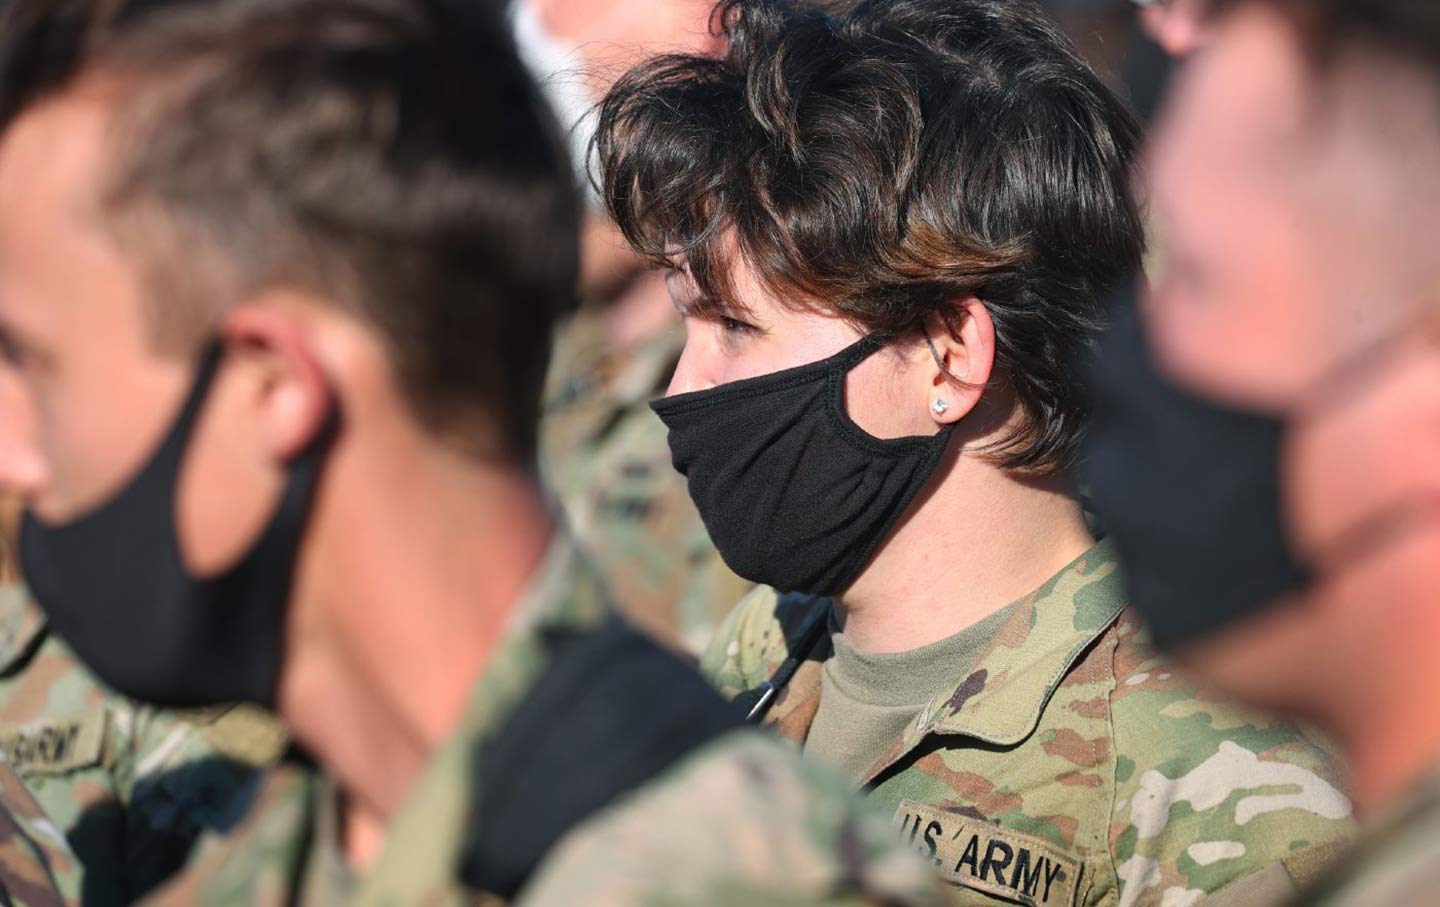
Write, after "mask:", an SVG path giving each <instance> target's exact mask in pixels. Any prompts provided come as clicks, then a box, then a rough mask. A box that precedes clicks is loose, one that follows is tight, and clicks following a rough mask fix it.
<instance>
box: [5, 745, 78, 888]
mask: <svg viewBox="0 0 1440 907" xmlns="http://www.w3.org/2000/svg"><path fill="white" fill-rule="evenodd" d="M80 878H81V871H80V861H79V860H77V859H76V857H75V854H74V853H72V852H71V850H70V846H69V845H68V844H67V843H66V842H65V836H64V835H63V834H61V832H60V830H59V829H58V828H56V827H55V825H54V823H52V822H51V821H50V819H49V817H47V816H46V815H45V812H44V810H43V809H42V808H41V806H40V804H39V803H37V802H36V801H35V798H34V797H33V796H31V794H30V791H29V790H28V789H27V788H26V786H25V782H24V781H22V780H21V779H20V777H19V776H18V775H16V774H15V772H14V770H13V769H11V768H10V766H9V765H7V764H5V762H4V761H3V760H0V903H4V904H7V905H14V907H62V905H63V907H70V905H78V904H79V903H80V902H79V900H78V898H76V897H75V896H73V895H68V894H66V892H67V891H68V892H74V891H78V890H79V888H80Z"/></svg>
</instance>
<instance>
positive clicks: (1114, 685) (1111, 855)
mask: <svg viewBox="0 0 1440 907" xmlns="http://www.w3.org/2000/svg"><path fill="white" fill-rule="evenodd" d="M1117 616H1118V615H1117ZM1111 626H1113V627H1114V628H1115V640H1114V642H1113V643H1112V644H1111V646H1110V689H1109V690H1108V691H1107V692H1106V694H1105V720H1106V723H1107V724H1109V726H1110V741H1111V743H1112V744H1113V746H1112V747H1111V749H1113V750H1114V752H1113V753H1111V757H1110V807H1109V809H1107V810H1106V819H1107V821H1106V823H1105V841H1104V844H1105V862H1106V863H1108V864H1109V866H1110V877H1111V878H1113V879H1114V880H1115V896H1116V898H1117V899H1118V898H1119V897H1120V895H1121V893H1122V892H1121V890H1120V885H1121V880H1120V867H1119V866H1117V865H1115V847H1114V845H1113V844H1112V843H1111V834H1112V830H1113V829H1114V825H1115V804H1116V803H1118V802H1119V800H1120V796H1119V795H1120V737H1119V734H1118V733H1117V731H1116V729H1115V691H1116V690H1118V689H1119V688H1120V683H1119V681H1118V680H1117V679H1116V677H1115V659H1116V657H1117V656H1118V654H1119V652H1120V630H1119V623H1118V621H1117V622H1116V623H1115V624H1112V625H1111ZM1136 769H1137V770H1138V769H1139V766H1138V765H1137V766H1136Z"/></svg>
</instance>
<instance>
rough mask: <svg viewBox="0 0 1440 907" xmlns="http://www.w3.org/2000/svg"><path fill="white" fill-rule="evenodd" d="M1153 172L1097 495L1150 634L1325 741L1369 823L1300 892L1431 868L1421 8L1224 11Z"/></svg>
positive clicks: (1310, 900) (1437, 803)
mask: <svg viewBox="0 0 1440 907" xmlns="http://www.w3.org/2000/svg"><path fill="white" fill-rule="evenodd" d="M1216 5H1217V7H1218V10H1217V15H1218V16H1219V19H1218V20H1217V23H1216V31H1215V32H1214V35H1213V39H1212V40H1213V44H1212V45H1211V46H1210V47H1209V48H1208V49H1207V50H1206V51H1205V52H1204V53H1203V54H1201V55H1200V56H1199V57H1198V58H1197V59H1196V61H1195V62H1194V63H1193V64H1192V68H1191V70H1190V71H1189V72H1188V73H1187V75H1186V76H1185V77H1184V78H1183V80H1182V82H1181V85H1180V87H1179V90H1178V93H1177V95H1176V97H1175V98H1174V99H1173V100H1172V103H1171V107H1170V110H1169V112H1168V113H1167V115H1166V119H1165V122H1164V124H1163V127H1162V129H1161V132H1160V135H1159V139H1158V142H1157V146H1156V151H1155V160H1154V166H1153V179H1154V202H1155V212H1156V215H1157V217H1158V218H1159V220H1160V223H1161V228H1162V230H1163V231H1164V233H1165V235H1166V237H1167V238H1168V240H1169V244H1168V246H1167V249H1166V254H1165V257H1164V261H1163V263H1162V266H1161V268H1160V271H1159V273H1158V275H1157V281H1156V285H1155V287H1154V293H1153V296H1152V297H1150V298H1148V299H1147V300H1146V302H1145V305H1144V315H1145V316H1146V317H1145V327H1146V328H1147V329H1148V334H1149V340H1150V343H1149V344H1148V346H1147V344H1146V343H1145V337H1144V335H1143V334H1142V331H1141V326H1140V325H1139V324H1137V323H1136V322H1135V321H1134V320H1133V319H1128V318H1127V319H1126V320H1125V321H1124V322H1123V323H1122V325H1121V327H1120V329H1118V330H1117V332H1116V334H1115V336H1114V337H1113V338H1111V339H1110V341H1109V342H1108V344H1107V348H1106V350H1105V352H1104V355H1103V356H1102V376H1103V379H1104V380H1103V386H1104V391H1105V394H1104V397H1103V399H1102V405H1101V414H1102V418H1101V420H1100V422H1099V425H1098V428H1097V437H1096V443H1095V447H1094V460H1095V469H1094V476H1093V480H1094V481H1093V487H1094V491H1095V497H1096V501H1097V504H1098V505H1099V507H1100V509H1101V512H1102V515H1103V517H1104V519H1105V521H1106V524H1107V525H1108V526H1109V527H1110V528H1111V530H1112V532H1113V534H1114V537H1115V538H1116V539H1117V541H1118V543H1119V545H1120V549H1121V553H1122V555H1123V556H1124V557H1125V558H1126V561H1127V565H1128V567H1129V574H1130V578H1131V585H1132V590H1133V595H1134V598H1135V602H1136V605H1137V607H1138V608H1140V609H1141V610H1142V611H1143V612H1144V613H1145V614H1146V616H1147V618H1148V620H1149V622H1150V624H1151V625H1152V626H1153V628H1154V631H1155V633H1156V636H1157V639H1158V640H1159V641H1160V642H1161V643H1163V644H1164V645H1165V646H1166V647H1167V648H1169V649H1172V650H1175V651H1177V652H1179V653H1181V654H1182V655H1183V656H1184V658H1185V660H1186V661H1187V662H1188V664H1189V665H1190V666H1191V667H1193V669H1194V670H1196V671H1198V672H1199V673H1200V674H1201V675H1202V676H1204V677H1206V678H1209V679H1210V680H1211V681H1213V682H1214V683H1216V684H1220V685H1223V686H1225V687H1226V688H1228V689H1229V690H1231V691H1232V692H1234V693H1235V694H1236V695H1238V696H1241V697H1244V698H1245V699H1248V700H1250V701H1252V702H1255V703H1257V704H1260V705H1264V706H1267V707H1272V708H1281V709H1286V710H1290V711H1292V712H1294V713H1296V714H1299V715H1301V716H1304V717H1306V718H1309V719H1312V720H1313V721H1315V722H1316V723H1317V724H1319V725H1320V726H1321V727H1322V728H1323V729H1324V730H1326V731H1328V732H1329V733H1330V734H1332V735H1333V736H1334V738H1335V739H1336V740H1337V741H1338V742H1339V743H1340V744H1341V746H1342V747H1343V750H1344V752H1345V755H1346V757H1347V760H1348V764H1349V769H1350V784H1349V787H1350V790H1351V792H1352V793H1353V795H1354V797H1355V798H1356V801H1357V803H1358V805H1359V807H1360V808H1361V809H1362V810H1363V811H1364V813H1365V814H1366V816H1367V817H1368V819H1369V820H1370V822H1371V826H1370V827H1371V832H1370V835H1369V836H1368V839H1367V840H1366V841H1364V842H1363V843H1362V844H1361V845H1360V846H1359V847H1358V848H1357V849H1356V851H1355V853H1354V856H1353V858H1352V859H1351V860H1349V861H1348V862H1346V863H1344V864H1343V865H1342V868H1341V869H1340V870H1338V871H1337V873H1336V874H1335V875H1333V876H1331V877H1329V878H1328V879H1326V880H1325V881H1323V882H1322V883H1321V884H1319V885H1318V886H1316V887H1315V888H1313V889H1311V890H1310V891H1309V892H1308V893H1307V894H1304V895H1302V896H1301V899H1300V902H1301V903H1306V904H1326V905H1356V907H1392V905H1414V904H1429V903H1434V902H1435V898H1436V895H1435V892H1436V886H1437V884H1440V844H1437V841H1440V781H1437V777H1440V718H1437V716H1440V676H1437V672H1440V658H1437V653H1440V607H1437V597H1440V531H1437V526H1440V522H1437V519H1436V516H1437V513H1440V508H1437V506H1436V501H1437V492H1440V467H1437V464H1440V433H1437V426H1440V399H1437V394H1440V319H1437V311H1440V308H1437V302H1436V299H1437V292H1440V264H1437V258H1436V255H1435V249H1434V245H1435V237H1436V236H1437V235H1440V5H1437V4H1435V3H1433V2H1431V0H1231V2H1225V3H1218V4H1216Z"/></svg>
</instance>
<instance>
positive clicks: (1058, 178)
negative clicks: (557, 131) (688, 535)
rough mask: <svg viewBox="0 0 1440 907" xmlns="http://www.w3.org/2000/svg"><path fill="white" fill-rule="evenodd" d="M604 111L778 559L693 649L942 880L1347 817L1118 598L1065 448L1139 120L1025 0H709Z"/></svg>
mask: <svg viewBox="0 0 1440 907" xmlns="http://www.w3.org/2000/svg"><path fill="white" fill-rule="evenodd" d="M723 17H724V18H723V21H724V24H725V28H726V34H727V37H728V38H729V39H730V45H729V51H728V54H727V55H726V57H725V58H723V59H719V60H717V59H712V58H707V57H700V56H688V57H667V58H661V59H659V60H656V61H653V62H651V63H648V64H646V65H644V66H642V67H640V68H639V69H637V70H635V71H633V72H632V73H630V74H629V75H627V76H626V77H625V78H624V79H623V80H622V81H621V82H620V83H619V84H618V85H617V87H616V88H615V89H614V90H613V91H612V92H611V94H610V95H609V97H608V98H607V100H606V104H605V106H604V108H603V109H602V114H601V119H600V127H599V130H598V133H597V136H598V141H597V151H598V159H599V161H600V163H601V168H600V170H601V173H602V174H603V177H604V188H605V194H606V198H607V202H608V203H609V205H610V208H611V210H612V211H613V212H614V213H615V214H616V220H617V222H618V223H619V224H620V225H621V227H622V228H623V229H624V230H625V232H626V234H627V236H628V237H629V238H630V239H631V241H632V242H633V243H634V244H635V245H636V247H637V248H638V249H641V250H643V251H645V252H646V253H647V255H648V256H650V257H651V259H652V260H653V261H654V262H655V263H656V264H657V266H660V267H662V268H664V269H666V270H667V271H668V273H669V280H670V283H671V286H672V291H673V293H674V296H675V303H676V307H677V308H678V309H679V310H680V312H681V314H682V315H683V316H684V318H685V322H686V329H687V342H686V346H685V351H684V354H683V355H682V357H681V360H680V365H679V366H678V368H677V370H676V373H675V376H674V378H673V380H672V382H671V385H670V396H668V397H667V398H666V399H664V400H662V401H658V402H657V403H656V404H655V407H656V410H657V411H658V412H659V413H660V415H661V417H662V418H663V419H664V420H665V421H666V423H667V425H668V427H669V429H670V445H671V449H672V452H673V455H674V459H675V463H676V466H677V468H678V469H680V471H682V472H683V473H685V474H686V476H687V480H688V483H689V489H690V492H691V495H692V496H693V497H694V498H695V500H696V502H697V504H698V506H699V510H700V513H701V515H702V516H703V517H704V518H705V522H706V525H707V527H708V528H709V529H710V531H711V536H712V537H713V538H714V540H715V543H716V545H717V547H718V548H719V550H720V552H721V554H722V555H723V556H724V557H725V558H726V560H727V561H728V562H729V563H730V565H731V567H732V568H734V569H735V570H736V572H737V573H739V574H740V575H742V576H745V577H747V578H750V579H752V580H755V581H756V582H761V583H765V584H767V585H766V587H765V588H762V589H761V590H759V591H758V592H757V593H755V594H754V595H752V596H751V597H750V598H749V599H747V600H746V601H745V602H744V603H743V604H742V605H741V606H740V607H739V608H737V610H736V611H735V613H734V614H733V615H732V616H731V618H730V620H729V621H728V622H727V623H726V625H725V626H724V627H723V628H722V631H721V633H720V635H719V637H718V638H717V639H716V641H715V642H714V643H713V644H712V646H711V648H710V650H709V652H708V653H707V655H706V657H705V659H704V661H703V667H704V668H705V670H706V672H707V673H708V674H710V676H711V677H712V678H713V679H714V680H715V681H716V682H717V683H718V685H719V686H720V687H721V689H722V691H723V692H725V693H726V694H727V695H729V696H731V697H734V698H736V699H737V700H738V701H743V702H744V703H745V704H746V706H747V707H748V708H749V709H750V710H751V712H752V714H753V715H754V717H755V718H756V719H757V720H761V721H763V723H764V724H766V725H768V726H770V727H772V728H774V729H775V730H776V731H777V732H778V733H780V734H781V735H782V736H784V737H785V738H787V739H789V740H791V741H793V742H794V743H795V744H796V745H797V746H798V747H801V748H803V751H804V752H805V754H806V755H807V756H810V757H812V758H814V759H816V760H818V761H828V762H831V763H834V764H836V765H838V766H840V767H841V768H842V769H843V770H844V771H845V772H846V774H847V775H848V776H849V778H850V780H851V782H852V784H854V785H855V787H856V788H857V789H861V790H863V791H864V792H865V794H866V796H867V798H868V799H869V800H870V801H871V802H874V803H878V804H881V805H882V807H883V809H884V810H885V812H887V813H889V814H891V815H892V816H893V817H894V819H895V823H896V826H897V828H898V829H899V831H900V833H901V835H902V836H903V837H904V839H905V840H907V841H909V842H910V843H911V844H912V845H913V846H915V847H916V848H917V849H918V850H919V851H920V852H921V853H922V854H923V855H924V856H926V857H927V858H929V859H930V860H931V861H932V862H934V863H935V864H936V865H937V867H939V868H940V869H941V871H942V873H943V875H944V877H945V879H946V880H947V881H948V882H949V883H950V884H951V885H952V886H953V894H954V896H955V898H956V900H957V902H958V903H962V904H991V903H1003V902H1014V901H1020V902H1022V903H1031V904H1039V905H1046V907H1054V905H1060V904H1064V905H1067V907H1068V905H1074V904H1084V905H1107V907H1109V905H1116V904H1119V905H1125V907H1132V905H1147V907H1169V905H1176V904H1186V905H1193V904H1195V903H1197V902H1198V901H1199V900H1200V899H1201V898H1204V897H1206V896H1207V895H1208V896H1212V897H1213V898H1214V900H1213V903H1216V904H1227V905H1228V904H1236V903H1239V902H1240V899H1241V898H1242V897H1243V898H1252V899H1257V898H1263V897H1264V895H1265V893H1266V892H1268V891H1271V890H1273V885H1272V883H1271V881H1270V879H1271V878H1272V877H1274V876H1276V875H1278V876H1280V877H1285V878H1288V877H1289V875H1290V874H1292V873H1293V874H1298V875H1301V876H1305V875H1308V874H1309V873H1311V872H1313V871H1314V870H1315V868H1316V867H1317V866H1318V865H1319V864H1320V863H1322V862H1323V861H1324V860H1325V858H1326V856H1327V855H1328V854H1329V853H1330V852H1331V851H1332V849H1333V845H1335V843H1336V842H1337V841H1341V840H1344V839H1346V838H1347V837H1348V835H1349V833H1350V831H1351V827H1350V822H1349V814H1350V805H1349V803H1348V801H1346V799H1345V798H1344V797H1343V796H1342V795H1341V794H1340V793H1339V791H1338V790H1337V789H1336V788H1335V787H1334V785H1333V784H1332V783H1331V780H1330V779H1332V778H1333V777H1334V774H1333V772H1332V766H1331V764H1330V759H1329V757H1328V755H1327V754H1326V753H1325V752H1324V751H1323V750H1322V749H1320V748H1318V747H1316V746H1315V745H1313V744H1312V743H1311V742H1310V741H1309V740H1307V739H1306V738H1305V737H1304V736H1303V734H1301V733H1300V732H1299V731H1297V729H1296V728H1294V727H1293V726H1291V725H1289V724H1288V723H1286V722H1284V721H1276V720H1272V719H1271V718H1270V717H1269V716H1266V715H1263V714H1257V713H1254V712H1251V711H1249V710H1246V709H1243V708H1240V707H1238V706H1236V705H1234V704H1233V703H1231V702H1228V701H1226V700H1224V699H1222V698H1219V697H1216V696H1215V695H1214V694H1213V693H1211V692H1210V691H1208V690H1206V689H1204V688H1201V687H1197V686H1196V685H1195V684H1193V683H1192V682H1190V681H1189V680H1188V679H1186V678H1185V677H1183V676H1181V675H1180V674H1178V673H1177V672H1176V671H1175V670H1174V669H1173V665H1172V664H1171V663H1170V662H1169V661H1168V660H1167V659H1166V658H1164V657H1162V656H1160V655H1158V654H1157V653H1156V652H1155V650H1154V649H1153V647H1152V646H1151V644H1150V641H1149V639H1148V636H1147V635H1146V632H1145V630H1144V628H1143V627H1142V626H1141V625H1140V623H1139V622H1138V621H1137V620H1136V619H1135V617H1134V615H1133V614H1132V613H1131V612H1129V611H1128V610H1127V608H1126V598H1125V595H1124V584H1123V581H1122V579H1121V567H1120V563H1119V561H1118V559H1117V558H1116V556H1115V551H1114V549H1113V547H1112V546H1111V545H1110V544H1108V543H1107V542H1106V541H1103V540H1102V541H1098V542H1097V540H1096V539H1095V538H1094V536H1093V535H1092V534H1091V532H1090V530H1089V528H1088V527H1087V525H1086V522H1085V520H1084V518H1083V515H1082V511H1081V507H1080V504H1079V501H1078V496H1077V494H1076V491H1075V489H1074V487H1073V485H1072V483H1071V480H1070V469H1071V467H1072V465H1073V462H1074V459H1075V454H1076V452H1077V450H1078V448H1079V440H1080V438H1081V437H1082V436H1083V434H1084V432H1085V429H1086V426H1087V425H1088V422H1089V412H1090V408H1089V397H1088V394H1087V393H1086V387H1085V377H1086V373H1087V370H1086V366H1087V364H1088V362H1089V355H1090V352H1091V341H1092V339H1093V338H1094V337H1095V335H1096V334H1097V332H1098V325H1099V322H1100V321H1101V320H1102V319H1103V315H1104V312H1103V309H1102V305H1101V299H1102V297H1103V294H1105V293H1106V292H1107V291H1108V290H1109V289H1110V287H1111V286H1112V285H1113V284H1115V283H1116V282H1118V281H1120V280H1121V279H1122V278H1123V277H1124V276H1125V275H1126V274H1127V273H1128V271H1129V270H1130V269H1133V268H1135V267H1136V266H1137V265H1138V263H1139V260H1140V257H1141V252H1142V249H1143V233H1142V229H1141V226H1140V220H1141V218H1140V214H1139V212H1138V210H1137V209H1136V206H1135V205H1134V204H1133V202H1132V199H1131V197H1130V195H1129V194H1128V188H1129V180H1130V177H1131V167H1130V164H1131V162H1132V160H1133V158H1134V155H1135V153H1136V149H1137V147H1138V144H1139V138H1140V136H1139V133H1140V130H1139V127H1138V125H1137V124H1136V123H1135V121H1134V119H1133V117H1132V116H1131V115H1130V113H1129V112H1128V110H1126V108H1125V107H1124V105H1123V104H1122V103H1121V102H1120V101H1119V100H1118V99H1116V98H1115V96H1114V95H1113V94H1112V93H1110V92H1109V90H1108V89H1106V88H1105V86H1104V85H1103V84H1102V83H1101V82H1100V80H1099V79H1098V78H1097V77H1096V75H1095V74H1094V72H1093V71H1091V70H1090V69H1089V68H1088V67H1086V66H1085V65H1084V64H1083V63H1082V62H1081V61H1080V60H1079V59H1078V57H1077V56H1076V54H1075V52H1074V51H1073V49H1072V47H1071V46H1070V45H1069V44H1068V42H1066V40H1065V39H1064V37H1063V36H1062V35H1061V34H1060V33H1059V32H1058V31H1057V30H1056V29H1055V28H1054V27H1053V26H1051V25H1050V24H1048V23H1047V22H1046V21H1045V19H1044V17H1043V16H1042V15H1041V14H1040V13H1039V11H1038V9H1037V8H1036V7H1034V6H1033V5H1031V4H1028V3H1016V2H1003V0H901V2H873V3H852V4H846V5H842V8H841V9H838V10H835V11H832V12H825V11H821V10H816V9H813V8H806V7H805V6H804V5H792V4H787V3H784V2H765V0H755V2H732V3H727V4H725V6H724V9H723Z"/></svg>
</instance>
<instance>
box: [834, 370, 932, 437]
mask: <svg viewBox="0 0 1440 907" xmlns="http://www.w3.org/2000/svg"><path fill="white" fill-rule="evenodd" d="M920 386H921V382H920V381H919V380H917V379H915V378H913V377H910V376H909V375H907V370H906V369H905V367H904V366H903V365H897V363H896V362H895V360H894V359H893V358H892V357H891V355H890V354H889V353H888V352H885V351H882V352H880V353H877V354H876V355H874V356H871V357H870V358H869V359H867V360H865V361H864V362H862V363H860V364H859V365H858V366H856V367H855V368H854V370H852V371H851V372H850V374H849V375H848V376H846V378H845V410H846V412H848V413H849V414H850V419H851V421H853V422H854V423H855V424H856V425H858V426H860V427H861V428H862V429H864V430H865V432H866V433H867V434H870V435H873V436H874V437H877V438H908V437H913V436H917V435H933V434H934V433H935V431H936V429H937V426H936V424H935V421H934V420H933V419H932V418H930V416H929V414H928V412H927V410H926V407H927V406H928V405H929V402H928V400H927V399H926V398H925V397H924V396H923V395H922V394H920V393H917V392H916V390H915V389H916V388H917V387H920Z"/></svg>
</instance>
